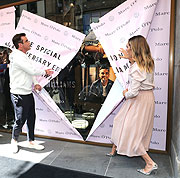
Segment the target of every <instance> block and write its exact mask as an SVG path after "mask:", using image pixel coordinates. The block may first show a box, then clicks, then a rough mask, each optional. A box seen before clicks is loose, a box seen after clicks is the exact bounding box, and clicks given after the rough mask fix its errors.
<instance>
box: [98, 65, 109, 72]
mask: <svg viewBox="0 0 180 178" xmlns="http://www.w3.org/2000/svg"><path fill="white" fill-rule="evenodd" d="M101 69H107V70H108V71H109V67H108V66H107V65H102V66H100V67H99V71H100V70H101Z"/></svg>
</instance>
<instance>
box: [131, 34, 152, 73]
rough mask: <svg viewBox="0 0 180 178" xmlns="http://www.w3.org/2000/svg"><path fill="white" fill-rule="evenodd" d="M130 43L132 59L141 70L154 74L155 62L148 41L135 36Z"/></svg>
mask: <svg viewBox="0 0 180 178" xmlns="http://www.w3.org/2000/svg"><path fill="white" fill-rule="evenodd" d="M128 43H129V46H130V48H131V50H132V58H133V60H134V61H135V62H136V63H137V65H138V66H139V68H140V69H142V70H145V71H146V72H148V73H152V72H153V71H154V60H153V58H152V56H151V51H150V48H149V45H148V43H147V41H146V39H145V38H144V37H143V36H141V35H138V36H133V37H132V38H130V39H129V41H128Z"/></svg>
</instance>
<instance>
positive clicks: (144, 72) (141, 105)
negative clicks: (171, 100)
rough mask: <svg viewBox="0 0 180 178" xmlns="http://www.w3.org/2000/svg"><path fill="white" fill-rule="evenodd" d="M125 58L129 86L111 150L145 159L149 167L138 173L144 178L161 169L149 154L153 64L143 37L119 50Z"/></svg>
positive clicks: (114, 132) (113, 131)
mask: <svg viewBox="0 0 180 178" xmlns="http://www.w3.org/2000/svg"><path fill="white" fill-rule="evenodd" d="M120 51H121V52H122V53H123V58H126V59H129V62H130V69H129V82H130V83H129V87H128V89H126V90H124V91H123V95H124V97H125V99H126V100H125V102H124V104H123V106H122V107H121V109H120V111H119V112H118V114H117V115H116V117H115V118H114V123H113V130H112V136H111V140H112V142H113V147H112V151H111V152H110V153H109V154H107V156H114V155H115V153H116V151H117V153H118V154H121V155H127V156H129V157H132V156H142V158H143V159H144V161H145V163H146V166H145V168H144V169H138V170H137V171H138V172H140V173H143V174H145V175H149V174H151V172H153V171H154V170H157V169H158V165H157V164H156V163H155V162H154V161H153V160H152V159H151V158H150V156H149V155H148V154H147V151H148V149H149V144H150V140H151V136H152V129H153V120H154V106H155V104H154V94H153V90H152V89H153V88H154V61H153V59H152V57H151V52H150V48H149V46H148V44H147V42H146V39H145V38H144V37H143V36H140V35H138V36H134V37H132V38H130V39H129V41H128V44H127V49H126V50H124V49H122V48H121V49H120Z"/></svg>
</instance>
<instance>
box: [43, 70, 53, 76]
mask: <svg viewBox="0 0 180 178" xmlns="http://www.w3.org/2000/svg"><path fill="white" fill-rule="evenodd" d="M45 72H46V75H52V74H53V73H54V72H53V70H52V69H46V70H45Z"/></svg>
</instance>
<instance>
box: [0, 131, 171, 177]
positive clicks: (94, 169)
mask: <svg viewBox="0 0 180 178" xmlns="http://www.w3.org/2000/svg"><path fill="white" fill-rule="evenodd" d="M10 139H11V134H10V133H4V132H0V162H1V170H0V177H1V178H17V177H19V176H20V175H21V174H22V173H24V172H26V171H28V170H29V169H30V168H31V167H32V166H33V165H35V164H36V163H41V164H45V165H50V166H55V167H60V168H66V169H71V170H76V171H82V172H87V173H92V174H97V175H102V176H109V177H114V178H144V177H146V176H145V175H142V174H140V173H138V172H137V171H136V169H137V168H143V167H144V161H143V160H142V159H141V158H140V157H133V158H128V157H126V156H120V155H118V156H115V157H107V156H105V155H106V153H108V152H110V148H109V147H103V146H94V145H88V144H81V143H73V142H65V141H59V140H52V139H44V138H36V139H37V140H38V141H39V143H41V144H43V145H44V146H45V150H43V151H36V150H32V149H29V148H24V147H23V144H24V143H25V142H24V141H25V140H26V137H25V136H23V135H21V136H20V139H19V142H20V145H21V146H20V150H19V152H18V153H17V154H12V153H11V152H10V144H9V143H10ZM150 155H151V157H152V158H153V159H154V160H155V162H156V163H157V164H158V165H159V169H158V172H157V174H156V175H150V176H149V177H156V178H173V176H172V169H171V163H170V158H169V156H168V155H165V154H155V153H150ZM33 178H35V177H33Z"/></svg>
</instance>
